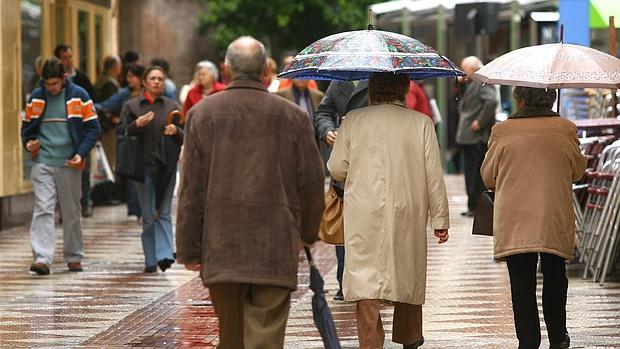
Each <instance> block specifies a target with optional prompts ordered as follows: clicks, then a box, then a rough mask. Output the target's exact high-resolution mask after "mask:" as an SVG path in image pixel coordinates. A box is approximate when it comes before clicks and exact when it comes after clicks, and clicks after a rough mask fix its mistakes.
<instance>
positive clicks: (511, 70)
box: [472, 43, 620, 89]
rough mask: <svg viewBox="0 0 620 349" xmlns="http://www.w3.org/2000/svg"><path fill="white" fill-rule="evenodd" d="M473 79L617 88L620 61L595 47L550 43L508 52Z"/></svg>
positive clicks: (544, 85)
mask: <svg viewBox="0 0 620 349" xmlns="http://www.w3.org/2000/svg"><path fill="white" fill-rule="evenodd" d="M472 79H474V80H478V81H480V82H482V83H487V84H496V85H513V86H527V87H537V88H551V89H559V88H569V87H570V88H581V87H598V88H612V89H615V88H618V87H620V59H618V58H616V57H613V56H611V55H608V54H606V53H604V52H601V51H598V50H595V49H593V48H589V47H585V46H579V45H571V44H563V43H558V44H547V45H536V46H529V47H524V48H520V49H518V50H514V51H511V52H508V53H506V54H504V55H502V56H500V57H498V58H496V59H494V60H493V61H491V62H489V63H488V64H486V65H485V66H484V67H482V68H480V69H479V70H478V71H477V72H476V73H475V74H474V75H473V76H472Z"/></svg>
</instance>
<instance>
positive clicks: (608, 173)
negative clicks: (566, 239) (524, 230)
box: [575, 141, 620, 285]
mask: <svg viewBox="0 0 620 349" xmlns="http://www.w3.org/2000/svg"><path fill="white" fill-rule="evenodd" d="M598 160H599V161H598V163H597V164H596V167H595V169H594V170H589V171H587V173H586V178H587V180H588V181H589V183H586V184H587V200H586V204H585V207H583V210H582V211H579V210H576V212H577V223H578V229H577V242H578V244H577V246H578V248H579V252H580V262H583V263H585V269H584V272H583V278H584V279H586V278H588V276H589V275H592V281H593V282H597V281H599V282H600V283H601V285H602V284H604V282H605V277H606V276H607V274H608V273H609V272H610V271H611V269H612V268H613V266H614V265H615V262H616V260H617V258H618V250H619V249H618V247H619V246H618V240H619V239H620V236H619V231H620V212H619V208H620V141H615V142H614V143H612V144H610V145H608V146H606V147H605V148H604V150H603V151H602V152H601V154H600V158H599V159H598ZM575 205H576V207H578V200H577V199H575Z"/></svg>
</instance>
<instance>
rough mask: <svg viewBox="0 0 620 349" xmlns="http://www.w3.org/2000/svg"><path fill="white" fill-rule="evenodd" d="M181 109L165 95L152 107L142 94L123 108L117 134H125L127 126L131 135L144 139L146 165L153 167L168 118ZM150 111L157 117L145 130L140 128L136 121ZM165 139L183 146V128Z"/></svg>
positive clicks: (156, 100) (178, 127)
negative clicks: (171, 139) (124, 128)
mask: <svg viewBox="0 0 620 349" xmlns="http://www.w3.org/2000/svg"><path fill="white" fill-rule="evenodd" d="M180 109H181V108H180V107H179V105H178V104H177V102H175V101H173V100H172V99H170V98H168V97H166V96H164V95H161V96H159V97H157V98H156V99H155V101H154V103H153V104H152V105H151V104H150V103H149V102H148V100H147V99H146V98H145V97H144V94H141V95H140V96H137V97H134V98H132V99H130V100H128V101H127V102H126V103H125V105H124V106H123V109H122V111H121V116H120V118H121V122H122V123H121V125H120V126H119V128H118V130H117V132H118V133H122V132H124V130H123V127H124V126H123V125H127V127H128V128H129V134H132V135H137V136H140V137H142V147H143V150H144V165H145V166H151V165H152V164H153V153H155V152H156V151H157V150H158V145H159V143H160V142H161V140H162V136H163V134H164V129H165V127H166V121H167V118H168V116H169V115H170V114H171V113H174V112H175V111H180ZM149 111H153V112H154V113H155V117H154V118H153V120H152V121H151V122H149V123H148V124H146V125H145V126H144V127H143V128H139V127H138V126H137V125H136V120H137V119H138V118H139V117H140V116H142V115H144V114H146V113H148V112H149ZM164 137H169V138H173V139H174V140H175V141H176V142H177V144H178V145H179V146H181V145H182V144H183V137H184V133H183V127H182V126H181V125H178V124H177V134H176V135H174V136H164ZM174 163H175V164H176V160H174ZM175 166H176V165H175Z"/></svg>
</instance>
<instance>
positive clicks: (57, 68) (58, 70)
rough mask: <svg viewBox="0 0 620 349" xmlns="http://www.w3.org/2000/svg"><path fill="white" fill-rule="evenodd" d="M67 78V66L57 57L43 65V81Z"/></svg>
mask: <svg viewBox="0 0 620 349" xmlns="http://www.w3.org/2000/svg"><path fill="white" fill-rule="evenodd" d="M64 76H65V66H64V65H63V64H62V62H61V61H60V59H58V58H56V57H52V58H48V59H47V60H46V61H45V63H43V69H42V71H41V77H42V78H43V80H47V79H51V78H63V77H64Z"/></svg>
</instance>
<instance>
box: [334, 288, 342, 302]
mask: <svg viewBox="0 0 620 349" xmlns="http://www.w3.org/2000/svg"><path fill="white" fill-rule="evenodd" d="M334 300H335V301H343V300H344V295H343V294H342V290H338V292H336V295H334Z"/></svg>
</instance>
